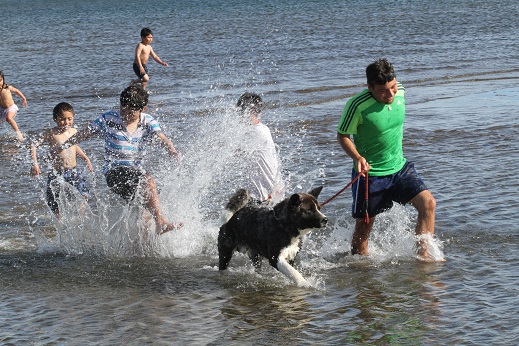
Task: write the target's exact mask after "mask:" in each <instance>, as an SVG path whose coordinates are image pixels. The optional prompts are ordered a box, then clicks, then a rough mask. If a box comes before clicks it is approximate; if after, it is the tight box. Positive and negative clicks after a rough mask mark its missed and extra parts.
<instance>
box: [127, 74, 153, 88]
mask: <svg viewBox="0 0 519 346" xmlns="http://www.w3.org/2000/svg"><path fill="white" fill-rule="evenodd" d="M149 80H150V77H148V75H147V74H145V75H144V77H142V78H139V79H134V80H132V81H131V82H130V85H134V84H140V85H141V87H142V88H143V89H144V90H146V85H147V84H148V81H149Z"/></svg>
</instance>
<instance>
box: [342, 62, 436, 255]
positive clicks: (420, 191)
mask: <svg viewBox="0 0 519 346" xmlns="http://www.w3.org/2000/svg"><path fill="white" fill-rule="evenodd" d="M366 77H367V81H368V89H366V90H364V91H362V92H361V93H359V94H357V95H355V96H353V97H352V98H351V99H350V100H348V102H347V104H346V106H345V107H344V111H343V113H342V117H341V120H340V122H339V126H338V129H337V139H338V141H339V143H340V145H341V147H342V149H343V150H344V151H345V152H346V154H348V156H350V157H351V158H352V159H353V161H354V165H353V170H352V178H353V179H354V178H356V177H357V175H359V174H360V175H361V177H360V179H359V180H357V182H356V183H355V184H354V185H353V186H352V192H353V204H352V215H353V217H354V218H355V219H356V220H355V230H354V232H353V237H352V240H351V247H352V250H351V252H352V254H360V255H367V254H368V238H369V235H370V233H371V230H372V228H373V223H374V221H375V216H376V215H377V214H380V213H381V212H383V211H385V210H388V209H390V208H391V207H392V205H393V202H397V203H400V204H406V203H410V204H411V205H413V206H414V207H415V208H416V210H417V211H418V220H417V224H416V229H415V232H416V235H417V236H419V241H418V256H419V258H420V259H422V260H428V261H429V260H438V259H432V258H431V257H430V256H429V253H428V251H427V250H428V249H427V248H428V241H429V240H430V239H428V238H432V236H433V235H434V217H435V215H434V214H435V208H436V200H435V199H434V197H433V196H432V194H431V192H430V191H429V190H428V189H427V186H425V184H424V183H423V181H422V180H421V179H420V177H419V176H418V173H417V172H416V170H415V169H414V165H413V163H412V162H408V161H406V159H405V158H404V154H403V150H402V139H403V132H404V118H405V100H404V91H405V89H404V87H403V86H402V85H401V84H400V83H398V82H397V80H396V77H395V73H394V70H393V66H392V65H391V63H390V62H389V61H387V60H386V59H379V60H376V61H375V62H373V63H372V64H370V65H369V66H368V67H367V68H366ZM352 137H353V139H352ZM368 171H369V178H368V181H369V203H368V205H367V209H368V210H367V213H368V215H369V220H365V219H364V215H365V213H366V205H365V198H364V196H365V173H366V172H368ZM440 260H443V259H440Z"/></svg>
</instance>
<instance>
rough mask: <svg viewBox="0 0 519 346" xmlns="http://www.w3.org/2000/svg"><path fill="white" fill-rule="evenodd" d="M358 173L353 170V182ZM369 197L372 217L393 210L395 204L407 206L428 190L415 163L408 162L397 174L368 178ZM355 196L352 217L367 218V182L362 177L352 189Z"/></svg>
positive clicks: (369, 212)
mask: <svg viewBox="0 0 519 346" xmlns="http://www.w3.org/2000/svg"><path fill="white" fill-rule="evenodd" d="M357 175H358V173H357V172H356V171H355V170H354V169H353V170H352V174H351V176H352V180H353V179H355V178H356V177H357ZM368 184H369V187H368V189H369V196H368V215H369V216H370V217H372V216H375V215H377V214H380V213H382V212H383V211H386V210H388V209H391V207H392V206H393V202H397V203H400V204H404V205H405V204H407V203H408V202H409V201H410V200H412V199H413V198H414V197H415V196H416V195H418V194H419V193H420V192H422V191H425V190H428V189H427V186H426V185H425V183H424V182H423V181H422V179H421V178H420V177H419V176H418V173H417V172H416V170H415V168H414V164H413V162H406V164H405V165H404V167H402V169H401V170H400V171H398V172H396V173H395V174H391V175H386V176H382V177H375V176H368ZM351 191H352V195H353V203H352V216H353V217H354V218H363V217H364V216H365V212H366V208H365V199H366V197H365V196H366V180H365V178H364V177H360V179H359V180H357V181H356V182H355V183H354V184H353V185H352V187H351Z"/></svg>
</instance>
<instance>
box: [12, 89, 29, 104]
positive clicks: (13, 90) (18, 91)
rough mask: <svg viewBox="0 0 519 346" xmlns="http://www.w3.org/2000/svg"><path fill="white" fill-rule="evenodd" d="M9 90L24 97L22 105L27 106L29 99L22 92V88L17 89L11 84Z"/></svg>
mask: <svg viewBox="0 0 519 346" xmlns="http://www.w3.org/2000/svg"><path fill="white" fill-rule="evenodd" d="M9 90H10V91H11V92H13V93H15V94H16V95H18V97H20V98H21V99H22V106H24V107H27V99H26V98H25V96H24V95H23V94H22V92H21V91H20V90H18V89H16V88H15V87H14V86H12V85H9Z"/></svg>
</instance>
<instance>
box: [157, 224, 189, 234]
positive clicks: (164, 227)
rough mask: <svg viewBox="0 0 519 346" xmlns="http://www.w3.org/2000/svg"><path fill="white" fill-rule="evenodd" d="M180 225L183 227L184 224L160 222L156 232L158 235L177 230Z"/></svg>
mask: <svg viewBox="0 0 519 346" xmlns="http://www.w3.org/2000/svg"><path fill="white" fill-rule="evenodd" d="M182 227H184V224H183V223H182V222H179V223H178V224H176V225H175V224H173V223H170V222H166V223H163V224H162V227H159V229H158V231H157V232H158V234H159V235H162V234H164V233H167V232H169V231H175V230H179V229H181V228H182Z"/></svg>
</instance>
